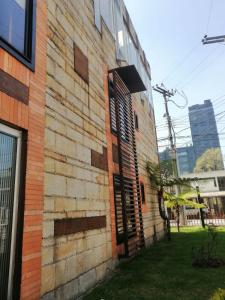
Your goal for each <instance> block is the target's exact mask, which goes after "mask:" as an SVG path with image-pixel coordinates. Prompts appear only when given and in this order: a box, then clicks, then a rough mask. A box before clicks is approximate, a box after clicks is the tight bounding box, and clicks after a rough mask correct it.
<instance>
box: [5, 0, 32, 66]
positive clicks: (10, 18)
mask: <svg viewBox="0 0 225 300" xmlns="http://www.w3.org/2000/svg"><path fill="white" fill-rule="evenodd" d="M35 4H36V0H1V9H0V46H1V47H2V48H4V49H5V50H6V51H8V52H9V53H10V54H12V55H13V56H15V57H16V58H17V59H18V60H20V61H21V62H22V63H24V64H25V65H27V66H28V67H30V68H31V69H33V68H34V53H33V49H34V41H35V38H34V32H35V18H34V15H35V6H36V5H35Z"/></svg>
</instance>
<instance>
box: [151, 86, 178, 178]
mask: <svg viewBox="0 0 225 300" xmlns="http://www.w3.org/2000/svg"><path fill="white" fill-rule="evenodd" d="M153 90H154V91H156V92H158V93H160V94H161V95H163V98H164V105H165V110H166V119H167V126H168V132H169V141H170V147H171V151H172V158H173V161H174V159H175V160H176V146H175V144H174V140H173V133H172V122H171V117H170V114H169V109H168V101H169V98H170V97H172V96H174V94H175V92H174V90H170V91H169V90H168V89H166V88H165V87H164V86H163V85H161V86H159V85H158V84H157V85H156V86H154V87H153ZM173 173H174V174H173V175H174V176H177V175H178V173H177V164H176V167H175V168H174V167H173Z"/></svg>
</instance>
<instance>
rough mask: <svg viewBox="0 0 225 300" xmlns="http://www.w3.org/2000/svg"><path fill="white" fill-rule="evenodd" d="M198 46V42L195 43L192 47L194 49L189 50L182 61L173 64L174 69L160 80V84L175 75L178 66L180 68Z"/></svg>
mask: <svg viewBox="0 0 225 300" xmlns="http://www.w3.org/2000/svg"><path fill="white" fill-rule="evenodd" d="M200 45H201V44H200V43H199V42H197V43H196V44H195V45H194V47H193V48H191V50H190V51H189V52H188V53H187V54H186V55H185V56H184V57H183V58H182V60H181V61H179V62H178V63H177V64H175V67H174V68H173V69H172V71H170V72H169V73H168V75H167V76H165V77H164V78H163V79H162V82H164V81H166V80H168V78H170V77H171V75H173V74H174V73H175V71H176V70H177V69H178V68H179V67H180V66H182V65H183V64H184V63H185V61H186V60H187V59H188V58H189V57H190V56H191V55H192V53H193V52H194V51H195V50H196V49H197V48H199V47H200Z"/></svg>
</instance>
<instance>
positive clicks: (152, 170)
mask: <svg viewBox="0 0 225 300" xmlns="http://www.w3.org/2000/svg"><path fill="white" fill-rule="evenodd" d="M146 170H147V173H148V177H149V180H150V182H151V187H152V188H153V189H155V190H156V191H157V198H158V204H159V212H160V216H161V217H162V219H163V220H165V222H166V226H167V236H168V240H170V239H171V235H170V220H169V218H168V216H167V215H166V213H165V209H163V206H164V205H163V204H164V200H165V199H164V195H165V192H168V190H169V189H171V188H173V187H175V186H188V187H190V182H191V181H196V180H197V178H180V177H174V176H173V175H171V173H170V172H169V171H168V169H166V168H164V167H163V165H160V164H156V163H153V162H150V161H147V163H146Z"/></svg>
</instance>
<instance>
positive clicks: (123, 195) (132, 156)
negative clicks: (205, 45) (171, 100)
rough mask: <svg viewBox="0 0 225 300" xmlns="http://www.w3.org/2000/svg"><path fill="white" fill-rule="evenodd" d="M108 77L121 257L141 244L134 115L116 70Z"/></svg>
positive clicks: (140, 211)
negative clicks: (122, 250) (116, 165)
mask: <svg viewBox="0 0 225 300" xmlns="http://www.w3.org/2000/svg"><path fill="white" fill-rule="evenodd" d="M109 76H110V98H111V99H110V103H113V111H111V124H113V125H114V126H113V128H112V129H113V132H114V133H116V135H117V144H118V157H119V175H115V176H114V189H115V212H116V226H117V243H118V244H121V243H124V248H125V256H132V255H134V254H135V253H136V252H137V251H138V250H139V249H140V248H141V247H143V246H144V244H145V239H144V230H143V219H142V210H141V198H140V186H139V174H138V162H137V152H136V141H135V130H134V113H133V108H132V98H131V93H130V91H129V89H128V88H127V86H126V85H125V83H124V82H123V80H122V79H121V78H120V76H119V75H118V73H117V71H115V70H114V71H112V72H111V73H110V75H109ZM115 125H116V126H115Z"/></svg>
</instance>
